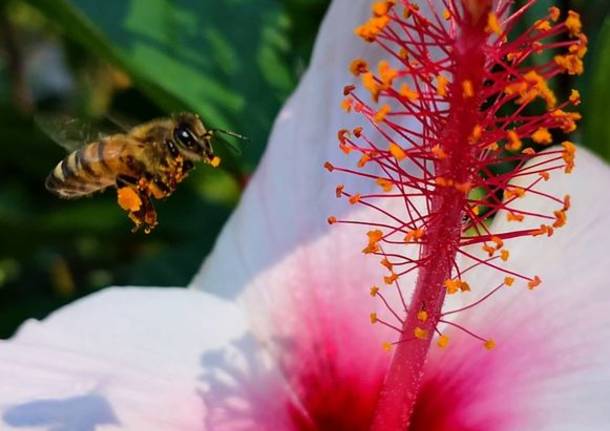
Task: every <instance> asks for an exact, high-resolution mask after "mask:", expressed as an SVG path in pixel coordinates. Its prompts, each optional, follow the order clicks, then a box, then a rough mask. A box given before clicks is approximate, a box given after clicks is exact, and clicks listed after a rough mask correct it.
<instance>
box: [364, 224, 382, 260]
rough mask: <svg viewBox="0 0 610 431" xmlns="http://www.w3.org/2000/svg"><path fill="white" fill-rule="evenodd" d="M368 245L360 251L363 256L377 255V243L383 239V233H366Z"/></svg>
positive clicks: (377, 231) (375, 231)
mask: <svg viewBox="0 0 610 431" xmlns="http://www.w3.org/2000/svg"><path fill="white" fill-rule="evenodd" d="M366 235H367V236H368V238H369V239H368V245H367V246H366V247H365V248H364V249H363V250H362V252H363V253H364V254H370V253H377V252H378V251H379V245H378V243H379V241H380V240H381V238H383V232H382V231H380V230H378V229H377V230H371V231H368V232H367V234H366Z"/></svg>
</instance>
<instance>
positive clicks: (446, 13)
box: [443, 9, 451, 21]
mask: <svg viewBox="0 0 610 431" xmlns="http://www.w3.org/2000/svg"><path fill="white" fill-rule="evenodd" d="M443 19H445V20H446V21H449V20H450V19H451V12H450V11H449V9H445V10H444V11H443Z"/></svg>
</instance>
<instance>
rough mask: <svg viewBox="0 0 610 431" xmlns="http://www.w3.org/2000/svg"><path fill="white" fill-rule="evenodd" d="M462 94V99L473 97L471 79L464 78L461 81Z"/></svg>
mask: <svg viewBox="0 0 610 431" xmlns="http://www.w3.org/2000/svg"><path fill="white" fill-rule="evenodd" d="M462 96H463V97H464V99H470V98H472V97H474V87H473V85H472V81H470V80H469V79H465V80H464V81H462Z"/></svg>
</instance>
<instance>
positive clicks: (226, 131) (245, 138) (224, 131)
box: [210, 129, 250, 141]
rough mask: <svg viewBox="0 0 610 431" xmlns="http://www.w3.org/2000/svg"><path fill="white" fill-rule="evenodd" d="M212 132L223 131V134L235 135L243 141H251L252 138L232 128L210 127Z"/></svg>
mask: <svg viewBox="0 0 610 431" xmlns="http://www.w3.org/2000/svg"><path fill="white" fill-rule="evenodd" d="M210 132H212V133H222V134H223V135H228V136H233V137H234V138H238V139H241V140H242V141H249V140H250V139H249V138H248V137H246V136H244V135H240V134H239V133H236V132H232V131H230V130H223V129H210Z"/></svg>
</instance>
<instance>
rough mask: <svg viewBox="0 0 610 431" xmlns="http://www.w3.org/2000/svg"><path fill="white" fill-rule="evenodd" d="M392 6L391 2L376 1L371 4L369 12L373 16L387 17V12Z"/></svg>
mask: <svg viewBox="0 0 610 431" xmlns="http://www.w3.org/2000/svg"><path fill="white" fill-rule="evenodd" d="M393 5H394V2H393V1H385V0H384V1H378V2H375V3H373V4H372V6H371V10H372V11H373V15H375V16H384V15H387V13H388V11H389V10H390V8H391V7H392V6H393Z"/></svg>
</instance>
